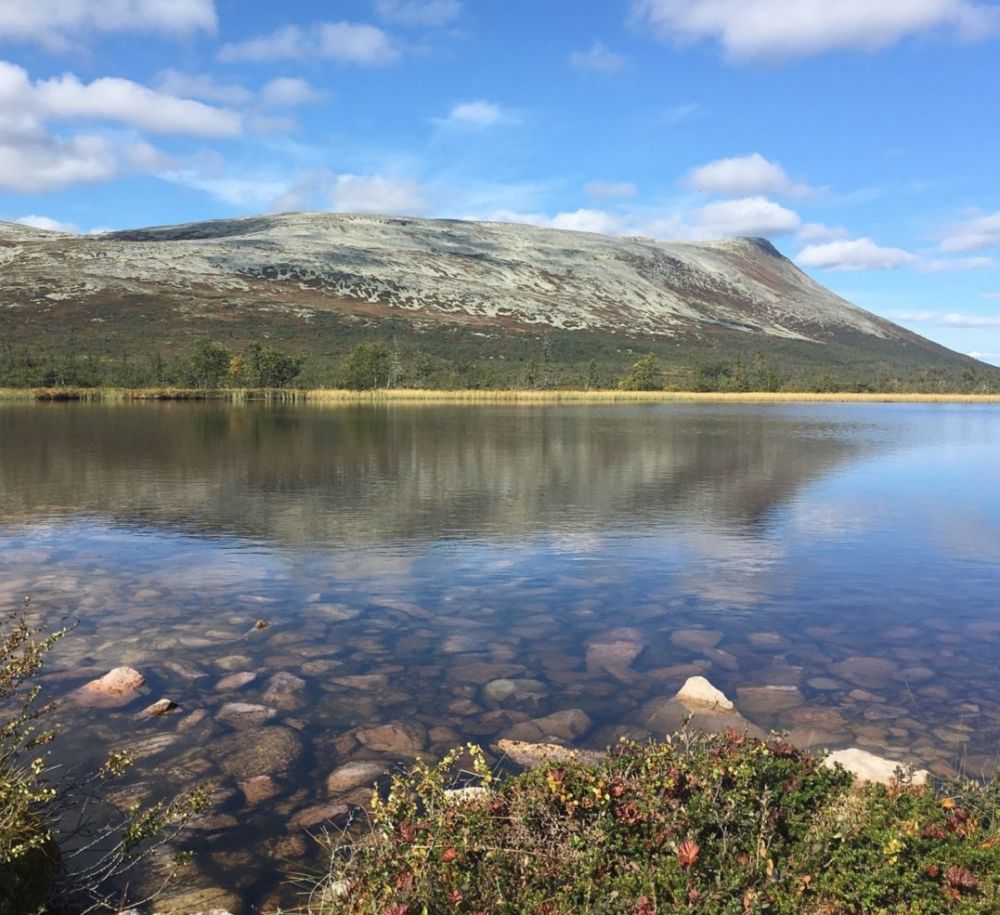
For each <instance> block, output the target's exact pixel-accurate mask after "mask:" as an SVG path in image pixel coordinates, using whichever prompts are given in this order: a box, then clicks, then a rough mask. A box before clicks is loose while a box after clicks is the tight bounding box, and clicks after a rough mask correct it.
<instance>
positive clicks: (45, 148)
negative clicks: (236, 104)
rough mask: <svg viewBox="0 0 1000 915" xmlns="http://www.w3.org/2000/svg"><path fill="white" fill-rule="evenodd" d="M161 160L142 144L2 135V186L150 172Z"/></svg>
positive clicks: (42, 187) (25, 189)
mask: <svg viewBox="0 0 1000 915" xmlns="http://www.w3.org/2000/svg"><path fill="white" fill-rule="evenodd" d="M165 161H166V160H165V157H164V156H163V155H162V154H160V153H159V152H157V150H155V149H153V147H151V146H149V145H148V144H146V143H128V144H118V143H115V142H113V141H112V140H110V139H108V138H107V137H101V136H93V135H89V134H82V135H79V136H74V137H69V138H63V137H56V136H53V135H51V134H49V133H47V132H45V131H42V130H39V131H31V132H22V133H18V134H16V135H11V134H7V135H2V134H0V187H3V188H6V189H8V190H11V191H18V192H22V193H36V192H44V191H53V190H57V189H59V188H63V187H68V186H70V185H75V184H94V183H97V182H101V181H110V180H111V179H113V178H117V177H120V176H121V175H125V174H129V173H131V172H154V171H156V170H157V169H158V168H160V167H162V165H163V164H164V162H165Z"/></svg>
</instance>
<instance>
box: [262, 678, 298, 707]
mask: <svg viewBox="0 0 1000 915" xmlns="http://www.w3.org/2000/svg"><path fill="white" fill-rule="evenodd" d="M305 688H306V681H305V680H303V679H302V678H301V677H296V676H295V674H290V673H288V672H287V671H279V672H278V673H276V674H275V675H274V676H273V677H271V679H270V680H268V681H267V690H266V691H265V692H264V696H263V699H264V702H266V703H267V704H268V705H272V706H275V707H277V708H280V709H285V710H286V711H294V710H295V709H299V708H302V706H303V705H305V704H306V700H305V697H304V696H303V695H302V693H303V692H304V691H305Z"/></svg>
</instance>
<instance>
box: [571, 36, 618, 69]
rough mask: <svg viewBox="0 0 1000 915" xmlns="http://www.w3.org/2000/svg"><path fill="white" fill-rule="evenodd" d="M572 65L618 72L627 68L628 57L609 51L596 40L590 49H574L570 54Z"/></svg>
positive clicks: (580, 67)
mask: <svg viewBox="0 0 1000 915" xmlns="http://www.w3.org/2000/svg"><path fill="white" fill-rule="evenodd" d="M569 62H570V64H571V65H572V66H574V67H576V68H578V69H580V70H592V71H594V72H595V73H618V72H620V71H621V70H623V69H625V66H626V64H628V58H627V57H626V56H625V55H624V54H616V53H615V52H614V51H609V50H608V49H607V48H606V47H605V46H604V44H603V43H602V42H600V41H595V42H594V44H593V45H592V46H591V48H590V50H589V51H574V52H573V53H572V54H570V56H569Z"/></svg>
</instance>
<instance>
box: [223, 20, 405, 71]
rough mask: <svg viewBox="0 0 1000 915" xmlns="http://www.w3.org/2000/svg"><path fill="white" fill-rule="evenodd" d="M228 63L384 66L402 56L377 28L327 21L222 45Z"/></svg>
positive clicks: (284, 28) (294, 26) (282, 29)
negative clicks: (315, 61)
mask: <svg viewBox="0 0 1000 915" xmlns="http://www.w3.org/2000/svg"><path fill="white" fill-rule="evenodd" d="M218 56H219V60H221V61H223V62H224V63H238V62H242V61H249V62H251V63H263V62H267V61H275V60H296V61H298V60H312V59H325V60H334V61H337V62H338V63H343V64H358V65H359V66H366V67H381V66H385V65H386V64H390V63H392V62H393V61H394V60H396V59H397V58H398V57H399V51H398V50H397V48H396V47H395V45H394V44H393V42H392V39H391V38H390V37H389V36H388V35H387V34H386V33H385V32H383V31H382V30H381V29H379V28H376V27H375V26H373V25H365V24H363V23H355V22H324V23H320V24H319V25H314V26H312V27H311V28H309V29H302V28H299V26H296V25H286V26H284V27H282V28H280V29H278V30H277V31H274V32H271V33H270V34H269V35H261V36H258V37H257V38H251V39H249V40H248V41H241V42H234V43H230V44H226V45H223V46H222V49H221V50H220V51H219V55H218Z"/></svg>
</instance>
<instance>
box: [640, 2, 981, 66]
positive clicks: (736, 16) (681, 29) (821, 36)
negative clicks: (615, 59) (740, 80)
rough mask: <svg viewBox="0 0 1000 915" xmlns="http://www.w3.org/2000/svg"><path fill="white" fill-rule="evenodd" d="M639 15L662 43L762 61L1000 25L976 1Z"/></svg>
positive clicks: (966, 34) (971, 33)
mask: <svg viewBox="0 0 1000 915" xmlns="http://www.w3.org/2000/svg"><path fill="white" fill-rule="evenodd" d="M633 10H634V14H635V17H636V19H637V20H638V21H639V22H640V23H642V24H643V25H648V26H650V27H652V28H653V29H654V30H656V31H657V32H658V33H659V34H660V36H661V37H663V38H666V39H669V40H674V41H679V42H693V41H700V40H703V39H713V40H716V41H718V42H719V43H720V44H721V45H722V47H723V49H724V50H725V52H726V54H727V56H729V57H730V58H732V59H735V60H763V61H774V60H781V59H786V58H791V57H801V56H807V55H811V54H821V53H824V52H826V51H832V50H837V49H857V50H866V51H873V50H877V49H879V48H884V47H888V46H890V45H893V44H895V43H896V42H898V41H900V40H901V39H903V38H906V37H907V36H911V35H919V34H924V33H927V32H931V31H935V30H938V31H947V32H951V33H954V34H956V35H958V36H959V37H961V38H963V39H969V40H974V39H981V38H983V37H985V36H987V35H989V34H990V33H991V32H993V31H994V30H995V29H996V27H997V24H998V21H1000V15H998V10H997V9H996V8H995V7H994V6H992V5H990V4H985V3H979V2H976V0H876V2H872V0H834V2H831V0H633Z"/></svg>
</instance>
